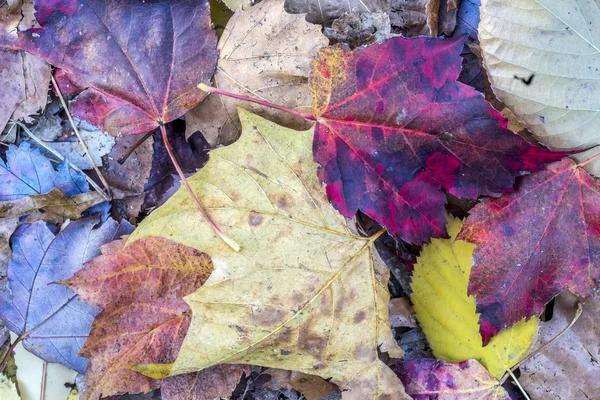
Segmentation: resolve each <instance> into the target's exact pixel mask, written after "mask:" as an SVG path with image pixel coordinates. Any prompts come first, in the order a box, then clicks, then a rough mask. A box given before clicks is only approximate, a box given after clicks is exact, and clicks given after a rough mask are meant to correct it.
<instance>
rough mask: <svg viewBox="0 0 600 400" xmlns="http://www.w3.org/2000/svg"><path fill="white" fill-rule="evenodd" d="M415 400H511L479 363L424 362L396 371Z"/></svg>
mask: <svg viewBox="0 0 600 400" xmlns="http://www.w3.org/2000/svg"><path fill="white" fill-rule="evenodd" d="M392 369H393V370H394V372H396V373H397V374H398V376H399V377H400V379H401V380H402V383H403V384H404V387H405V388H406V393H408V394H409V395H410V396H411V397H412V398H413V399H415V400H428V399H435V400H501V399H504V400H509V399H510V397H509V396H508V393H506V390H504V388H503V387H502V386H501V385H500V382H498V380H497V379H496V378H494V377H493V376H491V375H490V373H489V372H488V371H487V370H486V369H485V368H484V367H483V366H482V365H481V364H479V363H478V362H477V361H476V360H467V361H463V362H460V363H455V364H452V363H447V362H445V361H441V360H434V359H427V358H421V359H416V360H409V361H405V362H402V363H400V364H397V365H395V366H393V367H392Z"/></svg>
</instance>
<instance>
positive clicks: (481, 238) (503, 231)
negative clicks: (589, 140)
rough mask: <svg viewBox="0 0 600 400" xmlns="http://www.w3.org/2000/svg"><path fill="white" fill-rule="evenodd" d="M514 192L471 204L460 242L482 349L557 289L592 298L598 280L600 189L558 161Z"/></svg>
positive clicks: (532, 313) (538, 308) (530, 314)
mask: <svg viewBox="0 0 600 400" xmlns="http://www.w3.org/2000/svg"><path fill="white" fill-rule="evenodd" d="M518 189H519V190H518V191H517V192H515V193H512V194H510V195H505V196H503V197H501V198H499V199H485V200H484V201H483V202H482V203H481V204H478V205H477V206H475V208H473V209H472V210H471V215H470V216H469V218H467V220H466V222H465V225H464V227H463V230H462V232H461V233H460V236H459V237H460V239H462V240H466V241H469V242H471V243H475V244H476V245H477V247H476V249H475V251H474V252H473V263H474V265H473V270H472V272H471V279H470V282H469V294H472V295H475V298H476V299H477V312H478V313H481V317H480V324H481V333H482V335H483V338H484V343H487V341H488V340H489V338H490V337H491V336H493V335H494V334H496V333H497V332H499V331H500V330H502V329H503V328H505V327H507V326H511V325H513V324H514V323H516V322H517V321H519V320H521V319H523V318H530V317H533V316H537V315H539V314H541V313H542V311H543V310H544V305H546V303H548V302H549V301H550V300H552V298H553V297H554V296H556V295H557V294H559V293H560V292H562V291H563V290H566V289H568V290H570V291H571V292H572V293H574V294H577V295H580V296H582V297H587V296H590V295H592V294H593V293H594V292H595V291H596V289H597V288H598V280H599V279H600V184H599V183H598V182H596V181H595V180H594V179H593V178H592V177H591V176H590V175H589V174H588V173H587V172H586V171H585V170H584V169H583V168H580V167H578V166H577V165H576V164H575V162H573V161H572V160H570V159H564V160H562V161H560V162H557V163H553V164H550V165H548V166H547V167H546V169H545V170H543V171H540V172H538V173H535V174H532V175H530V176H527V177H525V178H523V180H522V181H521V182H520V183H519V187H518Z"/></svg>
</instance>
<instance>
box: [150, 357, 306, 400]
mask: <svg viewBox="0 0 600 400" xmlns="http://www.w3.org/2000/svg"><path fill="white" fill-rule="evenodd" d="M250 372H251V368H250V366H248V365H217V366H215V367H212V368H210V369H207V370H204V371H200V372H194V373H191V374H183V375H177V376H172V377H170V378H166V379H163V380H162V381H161V384H160V393H161V395H162V399H164V400H214V399H219V398H229V396H230V395H231V392H233V391H234V389H235V387H236V386H237V384H238V382H239V381H240V378H241V377H242V374H246V375H247V376H249V375H250ZM308 400H310V399H308Z"/></svg>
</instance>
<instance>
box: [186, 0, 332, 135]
mask: <svg viewBox="0 0 600 400" xmlns="http://www.w3.org/2000/svg"><path fill="white" fill-rule="evenodd" d="M326 45H327V38H326V37H325V36H323V35H322V34H321V29H320V28H319V27H318V26H315V25H312V24H309V23H308V22H306V21H305V20H304V18H303V16H302V15H291V14H287V13H286V12H285V11H284V10H283V4H282V2H281V1H280V0H264V1H262V2H261V3H259V4H257V5H255V6H253V7H251V8H249V9H248V10H246V11H243V10H238V11H237V12H236V13H235V14H234V15H233V17H231V19H230V20H229V23H228V24H227V27H226V28H225V32H223V35H222V36H221V39H220V40H219V51H220V55H219V62H218V65H217V71H216V73H215V76H214V81H215V86H217V87H218V88H220V89H222V90H226V91H229V92H232V93H236V94H243V95H249V96H252V97H257V98H260V99H263V100H266V101H269V102H271V103H275V104H279V105H282V106H285V107H288V108H291V109H294V110H297V111H300V112H309V111H310V107H311V97H310V89H309V87H308V74H309V72H310V63H311V62H312V60H313V59H314V58H315V56H316V55H317V52H318V51H319V49H320V48H321V47H324V46H326ZM240 103H241V102H240V101H239V100H236V99H232V98H226V97H223V96H216V95H212V96H210V97H209V98H208V99H206V100H205V101H203V102H202V103H201V104H200V105H199V106H198V107H196V108H195V109H193V110H192V111H190V112H189V113H188V114H186V117H185V118H186V123H187V127H186V131H187V134H186V136H190V135H191V134H192V133H194V132H196V131H200V132H202V134H203V135H204V137H206V139H207V140H208V142H209V143H210V144H211V145H213V146H214V145H216V144H220V143H222V144H229V143H231V142H233V141H234V140H236V139H237V138H238V137H239V135H240V133H241V125H240V122H239V119H238V115H237V109H236V107H237V106H238V105H239V104H240ZM243 105H244V107H249V110H251V111H252V112H254V113H258V114H259V115H262V116H263V117H265V118H268V119H270V120H273V121H275V122H276V123H278V124H280V125H283V126H286V127H289V128H295V129H307V128H309V127H310V124H309V123H307V121H305V120H304V119H302V118H299V117H296V116H293V115H290V114H289V113H285V112H283V111H277V110H274V109H270V108H266V107H263V106H259V105H256V104H249V103H247V102H244V104H243Z"/></svg>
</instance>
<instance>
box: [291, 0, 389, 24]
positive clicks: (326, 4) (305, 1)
mask: <svg viewBox="0 0 600 400" xmlns="http://www.w3.org/2000/svg"><path fill="white" fill-rule="evenodd" d="M285 11H286V12H288V13H291V14H306V20H307V21H308V22H311V23H313V24H325V25H329V24H331V22H332V21H333V20H334V19H336V18H339V17H341V16H342V15H343V14H345V13H353V12H359V11H363V12H365V11H366V12H375V11H384V12H388V13H389V11H390V6H389V3H388V1H387V0H347V1H338V0H285Z"/></svg>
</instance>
